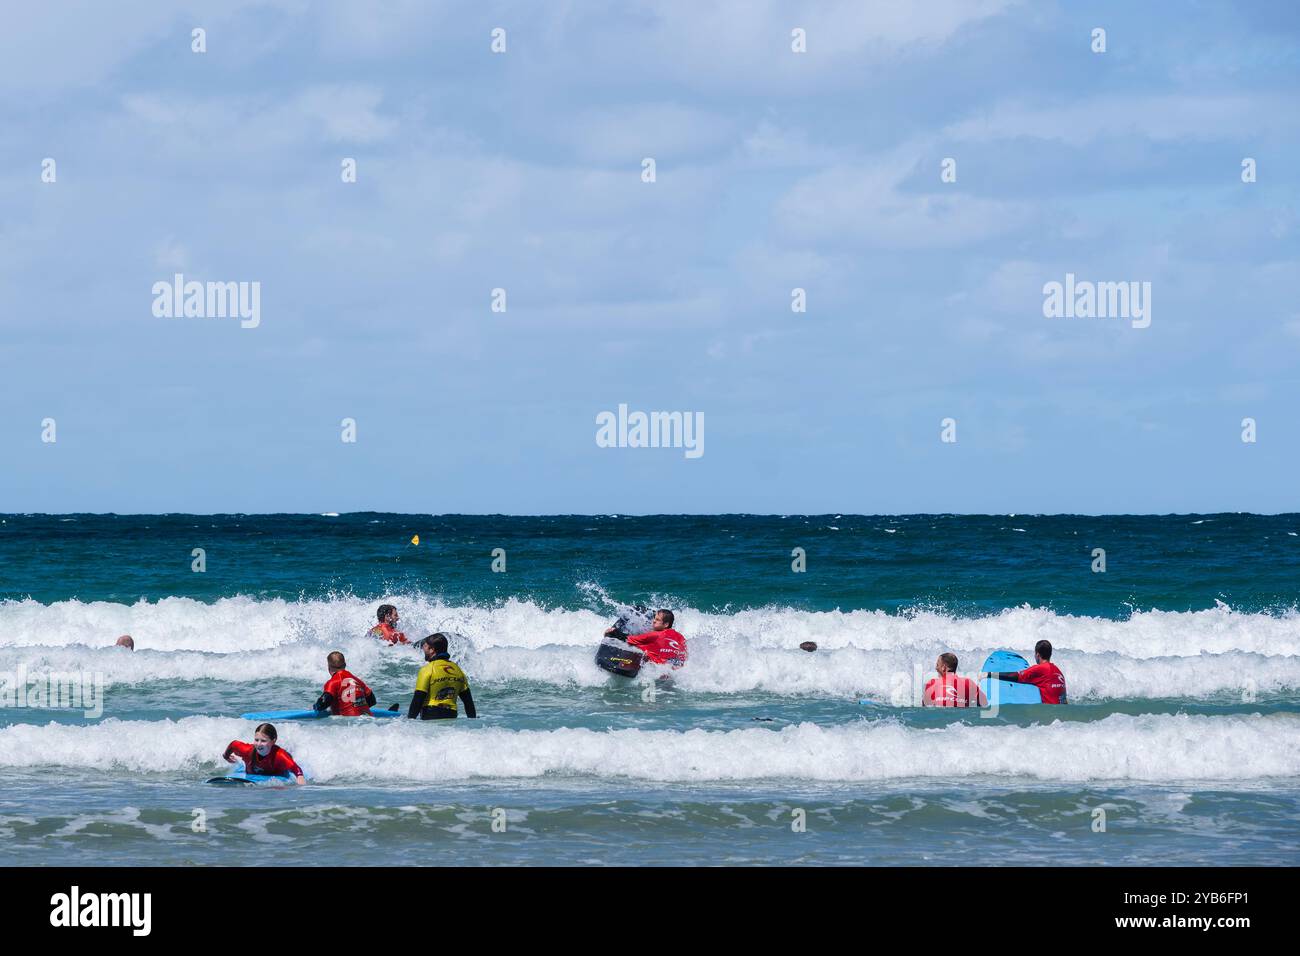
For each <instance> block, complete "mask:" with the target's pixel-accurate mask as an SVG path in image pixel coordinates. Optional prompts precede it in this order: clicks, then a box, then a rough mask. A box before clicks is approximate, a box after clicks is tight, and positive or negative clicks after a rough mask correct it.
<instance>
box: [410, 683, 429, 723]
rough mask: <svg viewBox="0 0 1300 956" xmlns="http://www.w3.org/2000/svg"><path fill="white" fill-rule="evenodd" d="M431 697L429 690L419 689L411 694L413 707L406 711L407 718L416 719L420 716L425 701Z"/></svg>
mask: <svg viewBox="0 0 1300 956" xmlns="http://www.w3.org/2000/svg"><path fill="white" fill-rule="evenodd" d="M428 699H429V694H428V692H427V691H423V690H417V691H416V692H415V693H414V694H412V695H411V709H410V710H408V711H407V712H406V719H407V720H414V719H415V718H416V717H419V716H420V711H422V710H424V704H425V701H427V700H428Z"/></svg>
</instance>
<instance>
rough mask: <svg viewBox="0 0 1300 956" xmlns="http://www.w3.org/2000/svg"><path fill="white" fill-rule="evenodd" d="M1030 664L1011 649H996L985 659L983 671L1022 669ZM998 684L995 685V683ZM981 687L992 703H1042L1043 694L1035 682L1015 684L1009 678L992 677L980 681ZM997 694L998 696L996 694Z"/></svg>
mask: <svg viewBox="0 0 1300 956" xmlns="http://www.w3.org/2000/svg"><path fill="white" fill-rule="evenodd" d="M1028 666H1029V661H1027V660H1025V659H1024V658H1023V657H1021V656H1020V655H1019V654H1015V653H1013V652H1011V651H994V652H993V653H992V654H990V655H989V656H988V658H987V659H985V661H984V666H983V667H981V668H980V670H981V671H1022V670H1024V669H1025V668H1026V667H1028ZM994 684H996V685H997V686H996V687H994V686H993V685H994ZM980 688H981V689H982V690H983V691H984V696H985V697H987V698H988V699H989V703H990V704H997V705H999V706H1001V705H1002V704H1041V703H1042V702H1043V695H1042V694H1040V693H1039V692H1038V688H1037V687H1035V686H1034V685H1033V684H1013V683H1011V681H1009V680H994V679H993V678H991V677H988V678H985V679H984V680H982V681H980ZM995 694H996V695H997V696H996V697H995V696H994V695H995Z"/></svg>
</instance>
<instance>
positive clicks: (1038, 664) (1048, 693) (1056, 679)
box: [988, 641, 1067, 704]
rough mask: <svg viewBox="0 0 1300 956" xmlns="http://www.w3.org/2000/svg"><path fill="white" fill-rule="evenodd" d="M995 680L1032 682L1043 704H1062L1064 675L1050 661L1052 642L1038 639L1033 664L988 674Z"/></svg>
mask: <svg viewBox="0 0 1300 956" xmlns="http://www.w3.org/2000/svg"><path fill="white" fill-rule="evenodd" d="M988 676H989V677H992V678H994V679H995V680H1009V681H1011V682H1012V683H1016V684H1033V685H1034V686H1035V687H1037V688H1038V693H1039V694H1041V695H1042V697H1043V703H1044V704H1064V703H1067V701H1066V699H1065V675H1064V674H1062V673H1061V669H1060V668H1059V667H1057V666H1056V665H1055V664H1053V663H1052V642H1051V641H1039V642H1038V643H1037V644H1035V645H1034V665H1033V667H1026V668H1025V669H1024V670H1022V671H1002V672H998V673H992V674H989V675H988Z"/></svg>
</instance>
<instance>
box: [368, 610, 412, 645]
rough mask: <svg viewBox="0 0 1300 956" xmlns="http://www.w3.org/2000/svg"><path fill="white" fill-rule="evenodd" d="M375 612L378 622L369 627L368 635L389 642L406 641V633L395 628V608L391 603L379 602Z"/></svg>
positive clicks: (403, 642) (399, 642) (398, 642)
mask: <svg viewBox="0 0 1300 956" xmlns="http://www.w3.org/2000/svg"><path fill="white" fill-rule="evenodd" d="M376 613H377V615H378V617H379V623H378V624H376V625H375V626H374V627H372V628H371V629H370V633H369V636H370V637H377V638H379V639H380V640H381V641H387V642H388V643H389V644H406V643H408V641H407V640H406V635H405V634H403V633H402V632H401V631H399V630H398V629H397V608H395V607H393V606H392V605H391V604H381V605H379V610H378V611H377V612H376Z"/></svg>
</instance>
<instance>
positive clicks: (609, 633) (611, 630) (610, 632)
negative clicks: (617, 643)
mask: <svg viewBox="0 0 1300 956" xmlns="http://www.w3.org/2000/svg"><path fill="white" fill-rule="evenodd" d="M616 633H618V628H616V627H607V628H605V636H606V637H613V636H614V635H615V634H616Z"/></svg>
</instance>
